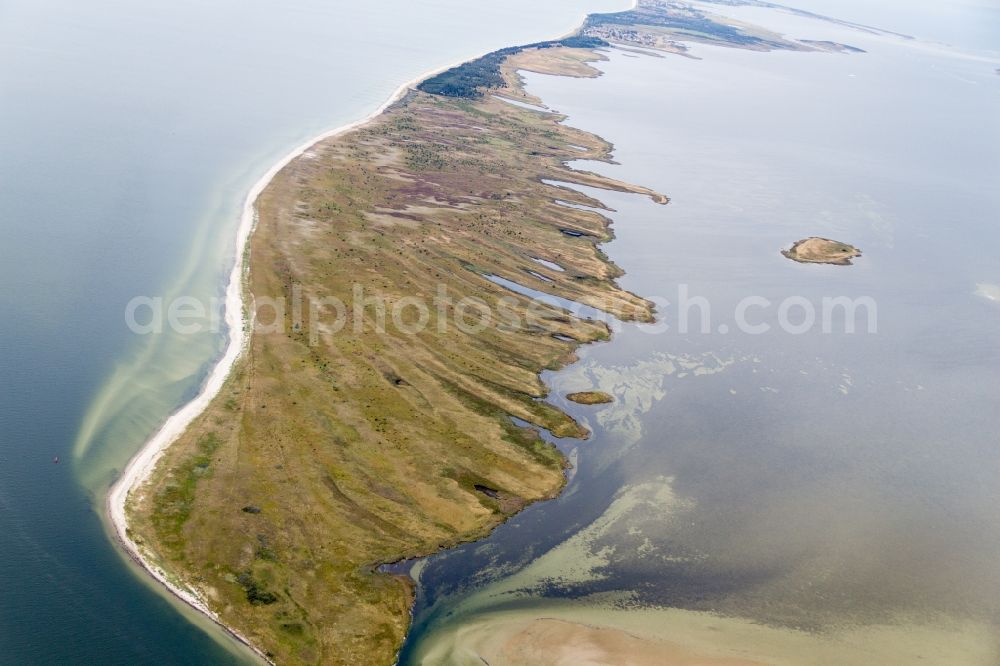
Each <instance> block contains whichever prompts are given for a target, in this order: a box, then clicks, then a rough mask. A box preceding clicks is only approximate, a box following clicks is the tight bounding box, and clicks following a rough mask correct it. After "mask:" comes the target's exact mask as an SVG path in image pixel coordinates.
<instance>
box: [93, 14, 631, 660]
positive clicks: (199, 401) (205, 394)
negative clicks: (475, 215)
mask: <svg viewBox="0 0 1000 666" xmlns="http://www.w3.org/2000/svg"><path fill="white" fill-rule="evenodd" d="M636 6H638V0H633V2H632V8H633V9H634V8H635V7H636ZM584 20H586V16H584V18H583V19H582V20H580V21H579V22H578V23H577V27H576V28H574V29H572V30H570V31H568V32H566V33H565V34H563V35H561V36H560V37H557V38H556V39H565V38H566V37H570V36H572V35H574V34H576V33H577V32H579V30H580V27H579V26H581V25H582V24H583V21H584ZM487 53H489V52H484V53H482V54H480V55H478V56H474V57H472V58H464V59H462V60H459V61H457V62H454V63H451V64H449V65H445V66H444V67H439V68H437V69H434V70H431V71H428V72H425V73H423V74H421V75H420V76H418V77H416V78H414V79H412V80H410V81H407V82H406V83H404V84H402V85H400V86H399V87H398V88H396V90H395V92H393V94H392V95H391V96H390V97H389V98H388V99H387V100H386V101H385V102H383V103H382V104H381V105H380V106H379V107H378V108H377V109H375V110H374V111H373V112H371V113H370V114H368V115H367V116H365V117H364V118H362V119H360V120H356V121H354V122H352V123H348V124H346V125H342V126H340V127H337V128H335V129H332V130H329V131H327V132H324V133H323V134H320V135H319V136H316V137H314V138H312V139H310V140H309V141H308V142H306V143H304V144H302V145H301V146H299V147H298V148H296V149H295V150H293V151H291V152H290V153H288V154H287V155H285V157H283V158H282V159H280V160H279V161H278V162H276V163H275V164H274V165H273V166H272V167H271V168H270V169H268V171H267V173H265V174H264V175H263V176H261V178H260V179H259V180H258V181H257V182H256V183H254V185H253V187H251V188H250V191H249V192H247V195H246V198H245V199H244V201H243V210H242V214H241V216H240V223H239V226H238V227H237V232H236V251H235V260H234V264H233V269H232V272H231V273H230V274H229V282H228V284H227V286H226V299H225V308H226V326H227V328H228V331H229V342H228V344H227V346H226V350H225V352H224V353H223V355H222V357H221V358H220V359H219V361H218V362H217V363H216V365H215V366H214V367H213V368H212V371H211V372H210V373H209V375H208V377H207V378H206V380H205V383H204V384H203V385H202V387H201V390H200V391H199V392H198V395H197V396H195V398H194V399H192V400H191V401H190V402H188V403H187V404H185V405H184V406H182V407H181V408H180V409H178V410H177V411H176V412H174V413H173V414H171V415H170V417H168V418H167V420H166V421H165V422H164V423H163V425H162V426H160V429H159V430H157V431H156V433H155V434H154V435H153V436H152V437H151V438H150V439H149V440H147V441H146V443H145V444H144V445H143V446H142V448H141V449H140V450H139V451H138V453H136V455H135V456H134V457H133V458H132V459H131V460H130V461H129V463H128V465H126V467H125V470H124V471H123V472H122V474H121V476H120V477H119V478H118V479H117V480H116V481H115V483H114V485H112V486H111V489H110V491H109V492H108V498H107V506H106V509H107V515H108V519H109V521H110V524H111V527H112V529H113V532H114V537H115V539H116V540H117V541H118V542H119V543H120V544H121V546H122V548H123V549H124V551H125V554H126V555H128V557H129V558H130V559H131V560H132V561H133V562H135V563H136V564H137V565H138V566H140V567H141V568H142V569H144V570H145V571H146V572H147V573H148V574H149V575H150V576H152V577H153V579H155V580H156V581H157V582H158V583H159V584H161V585H162V586H163V587H164V588H165V589H166V590H167V591H168V592H170V593H171V594H173V595H174V596H175V597H177V598H178V599H180V600H181V601H183V602H184V603H186V604H188V605H189V606H191V607H192V608H194V609H195V610H196V611H198V612H199V613H202V614H203V615H205V616H206V617H208V618H209V619H210V620H212V621H213V622H215V623H216V624H217V625H219V626H220V627H222V628H223V629H224V630H225V631H227V632H228V633H229V634H230V635H232V636H233V637H234V638H236V640H238V641H239V642H241V643H243V644H244V645H246V646H247V647H248V648H249V649H251V650H253V652H255V653H256V654H257V655H258V656H259V657H260V658H261V659H263V660H265V661H268V662H269V661H270V660H269V659H268V658H267V657H266V656H265V655H264V653H263V652H261V651H260V650H258V649H257V648H256V647H254V646H253V645H252V644H251V643H250V641H249V640H247V638H246V637H244V636H242V635H241V634H240V633H239V632H237V631H236V630H234V629H232V628H231V627H229V626H227V625H225V624H224V623H223V622H222V621H221V620H220V619H219V617H218V615H216V614H215V613H214V612H213V611H212V610H211V609H210V608H209V607H208V606H207V605H206V604H205V603H204V601H202V600H201V599H200V598H199V597H198V596H197V595H196V594H194V593H193V592H192V591H190V590H188V589H184V588H183V587H180V586H179V585H177V584H175V583H174V582H172V581H171V580H170V579H169V577H168V576H167V574H166V572H164V571H163V570H162V569H160V568H159V567H158V566H156V565H155V564H154V563H152V562H150V561H148V560H146V559H145V558H144V557H143V554H142V551H141V549H140V548H139V547H138V545H137V544H136V543H135V542H134V541H132V539H131V537H130V536H129V530H128V519H127V515H126V511H125V505H126V503H127V501H128V497H129V493H131V492H132V490H133V489H134V488H136V487H137V486H139V485H141V484H142V483H143V482H144V481H145V480H146V479H147V478H148V477H149V475H150V474H151V473H152V472H153V470H154V469H155V467H156V463H157V462H158V461H159V460H160V457H161V456H162V455H163V453H164V452H165V451H166V450H167V448H168V447H169V446H170V445H171V444H173V443H174V441H176V440H177V438H178V437H180V436H181V435H182V434H183V433H184V431H185V430H186V429H187V427H188V426H189V425H190V424H191V423H192V422H193V421H194V420H195V419H196V418H197V417H198V416H199V415H200V414H201V413H202V412H203V411H205V408H207V407H208V405H209V403H210V402H211V401H212V399H213V398H215V396H216V395H217V394H218V393H219V391H220V390H221V389H222V386H223V384H225V382H226V379H227V378H228V377H229V373H230V372H231V371H232V369H233V366H234V365H235V364H236V361H238V360H239V358H240V356H242V354H243V352H244V350H245V349H246V346H247V342H248V340H249V335H248V330H249V329H250V328H251V326H250V324H251V321H248V320H247V317H246V316H245V307H246V302H245V300H244V294H243V278H244V276H245V274H246V270H247V266H248V260H249V257H248V256H247V251H246V250H247V242H248V241H249V239H250V234H251V233H253V229H254V226H255V224H256V221H257V209H256V203H257V198H258V197H259V196H260V194H261V193H262V192H263V191H264V189H265V188H266V187H267V186H268V185H269V184H270V182H271V180H272V179H273V178H274V176H275V175H277V173H278V172H279V171H281V170H282V169H283V168H285V166H287V165H288V164H289V163H290V162H292V160H294V159H296V158H298V157H300V156H302V155H303V154H304V153H306V152H307V151H308V150H309V149H310V148H312V147H313V146H314V145H316V144H317V143H319V142H321V141H324V140H326V139H331V138H333V137H336V136H340V135H342V134H346V133H347V132H351V131H353V130H356V129H359V128H361V127H363V126H365V125H367V124H368V123H370V122H372V121H373V120H375V119H376V118H377V117H378V116H380V115H382V114H383V113H384V112H385V111H386V110H387V109H388V108H389V107H391V106H392V105H393V104H395V103H396V102H398V101H399V100H401V99H402V98H403V97H404V96H405V95H406V94H407V93H408V92H409V91H410V90H412V89H413V88H415V87H416V86H417V85H418V84H419V83H420V82H421V81H423V80H425V79H428V78H430V77H432V76H436V75H437V74H440V73H441V72H444V71H446V70H449V69H451V68H452V67H456V66H458V65H461V64H462V63H465V62H469V61H470V60H475V59H476V58H479V57H481V56H483V55H486V54H487ZM250 315H251V317H252V313H250Z"/></svg>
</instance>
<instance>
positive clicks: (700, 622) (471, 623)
mask: <svg viewBox="0 0 1000 666" xmlns="http://www.w3.org/2000/svg"><path fill="white" fill-rule="evenodd" d="M900 620H901V621H900V623H899V624H894V625H891V626H890V625H885V626H875V627H865V628H856V629H850V628H845V629H844V630H842V631H838V632H835V633H829V634H820V633H810V632H805V631H794V630H788V629H779V628H772V627H767V626H764V625H759V624H754V623H753V622H750V621H748V620H741V619H737V618H727V617H721V616H717V615H712V614H710V613H700V612H694V611H683V610H675V609H662V610H648V609H646V610H616V609H614V608H612V607H610V606H604V607H601V606H600V605H599V604H593V605H585V604H583V603H579V604H575V603H565V604H558V603H553V604H549V605H544V606H542V607H536V608H532V609H531V610H525V611H499V612H493V613H486V614H483V615H481V616H476V617H475V618H474V619H469V620H468V621H467V622H465V623H464V624H462V625H460V626H458V627H456V628H454V630H452V631H444V632H442V635H441V636H439V637H438V638H437V640H436V641H435V643H434V644H433V647H432V648H431V649H429V650H427V651H426V652H425V653H423V654H422V655H421V659H422V660H423V663H428V664H439V663H441V664H443V663H447V664H456V665H463V666H464V665H469V666H471V665H472V664H482V663H488V664H490V665H491V666H516V665H519V664H537V665H539V666H577V665H580V664H594V665H597V664H616V665H617V664H628V665H631V666H647V665H648V666H661V665H664V664H669V665H671V666H757V665H762V664H767V665H769V666H797V665H801V664H831V665H833V664H836V665H837V666H871V665H872V664H949V666H951V665H954V666H965V665H969V666H980V665H982V664H990V663H996V660H997V659H998V658H1000V649H998V645H997V639H996V637H995V636H994V635H993V632H992V630H991V629H990V628H989V627H987V626H985V625H981V624H976V623H972V622H969V623H964V624H955V623H953V622H949V621H947V620H944V619H941V621H940V623H932V624H917V623H911V622H907V621H906V620H905V618H901V619H900Z"/></svg>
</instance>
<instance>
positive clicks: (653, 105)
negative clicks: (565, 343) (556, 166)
mask: <svg viewBox="0 0 1000 666" xmlns="http://www.w3.org/2000/svg"><path fill="white" fill-rule="evenodd" d="M732 12H733V14H734V15H738V16H739V17H740V18H742V19H753V20H757V21H760V22H762V23H763V24H764V25H765V26H767V27H774V28H775V29H777V30H780V31H782V32H786V33H788V34H790V35H792V36H795V37H799V38H807V39H824V40H835V41H841V42H845V43H848V44H852V45H855V46H859V47H862V48H864V49H865V50H866V51H868V53H865V54H856V55H845V54H828V53H754V52H746V51H738V50H729V49H721V48H713V47H703V46H696V47H695V50H694V53H695V55H697V56H699V57H701V58H702V59H701V60H692V59H684V58H680V57H668V58H664V59H657V58H651V57H639V58H636V57H633V56H634V54H626V53H623V52H620V51H616V52H612V53H611V59H610V61H609V62H606V63H600V65H599V67H600V69H602V70H604V71H605V75H604V76H603V77H601V78H599V79H596V80H578V79H567V78H553V77H546V76H540V75H531V74H529V75H527V80H528V82H529V89H530V90H531V92H532V93H534V94H536V95H538V96H540V97H541V98H542V99H544V100H545V102H546V103H547V104H548V105H549V106H550V107H552V108H554V109H558V110H559V111H560V112H563V113H567V114H568V115H569V122H570V123H572V124H574V125H576V126H579V127H581V128H584V129H587V130H589V131H593V132H595V133H597V134H599V135H601V136H603V137H605V138H607V139H609V140H611V141H612V142H614V143H615V145H616V150H615V158H616V160H618V161H619V162H620V165H619V166H608V165H604V164H598V163H583V164H581V166H584V167H586V168H590V169H594V170H598V171H601V172H605V173H608V174H609V175H613V176H615V177H617V178H620V179H623V180H626V181H629V182H636V183H639V184H642V185H646V186H649V187H652V188H654V189H657V190H659V191H663V192H665V193H666V194H668V195H669V196H671V197H672V203H671V204H670V206H668V207H667V208H666V209H663V208H660V207H657V206H654V205H651V204H649V203H648V202H646V201H644V200H641V199H639V198H637V197H630V196H627V195H618V194H608V193H592V192H588V193H590V194H593V195H594V196H597V197H598V198H600V199H601V200H602V201H604V202H606V203H607V204H609V205H610V206H611V207H612V208H614V209H616V210H617V212H616V213H615V214H614V215H613V217H614V219H615V233H616V239H615V240H614V241H613V242H612V243H611V244H610V245H608V246H607V248H606V249H607V251H608V254H609V255H610V256H611V258H612V259H613V260H615V261H616V263H618V264H619V265H621V266H622V267H623V268H624V269H625V270H626V272H627V275H626V276H625V277H624V278H623V279H622V280H621V282H622V284H623V286H625V287H626V288H628V289H630V290H632V291H634V292H636V293H638V294H641V295H643V296H646V297H654V299H655V298H658V299H659V302H660V305H661V307H660V312H661V315H662V316H663V321H664V322H665V323H667V324H669V325H670V330H668V331H665V332H664V331H661V332H659V333H658V334H654V333H651V332H650V330H649V329H648V327H646V328H644V327H641V326H634V325H625V326H624V327H622V329H621V330H620V331H619V332H618V333H617V335H616V337H615V338H614V340H612V342H610V343H608V344H599V345H593V346H590V347H587V348H584V349H583V350H582V352H581V354H580V356H581V360H580V362H579V363H577V364H576V365H574V366H571V367H569V368H567V369H565V370H563V371H560V372H558V373H554V374H550V375H548V376H547V377H546V381H547V382H548V383H549V384H550V386H552V388H553V395H552V400H553V402H555V403H557V404H559V405H560V406H562V407H563V408H564V409H566V410H567V411H569V412H570V413H572V414H573V415H575V416H577V417H578V418H580V419H581V420H582V421H584V422H585V423H587V424H588V425H589V426H590V427H591V428H592V430H593V432H594V435H593V437H592V438H591V439H590V440H588V441H586V442H579V443H575V444H574V443H572V442H563V443H562V446H563V447H568V448H569V449H571V450H573V449H575V450H573V455H572V456H571V459H573V460H574V461H575V463H576V469H575V474H574V476H573V477H572V480H571V482H570V484H569V486H568V487H567V489H566V492H565V493H564V494H563V496H562V497H560V498H559V499H558V500H555V501H553V502H547V503H544V504H540V505H536V506H534V507H531V508H529V509H528V510H527V511H525V512H524V513H523V514H521V515H519V516H517V517H516V518H514V519H513V520H511V521H510V522H509V523H508V524H506V525H504V526H502V527H501V528H499V529H498V530H497V531H496V533H495V534H494V535H493V536H492V537H491V538H490V539H488V540H486V541H484V542H480V543H476V544H470V545H468V546H465V547H462V548H459V549H457V550H455V551H452V552H448V553H444V554H441V555H439V556H436V557H433V558H430V559H429V560H428V561H426V562H425V563H423V564H422V565H421V566H420V568H419V569H418V570H417V575H418V578H419V583H420V598H419V602H418V609H417V616H416V625H415V630H414V632H413V635H412V636H411V639H410V641H409V643H408V646H407V650H406V652H405V653H404V662H405V663H413V662H415V661H416V660H417V659H418V658H419V657H420V656H424V655H428V654H434V655H436V656H440V655H441V654H445V653H447V654H450V655H452V656H454V655H455V654H459V653H461V651H462V650H467V649H469V648H470V647H471V646H472V645H473V644H474V643H473V642H474V640H476V637H477V636H481V635H486V634H497V633H499V632H501V631H502V630H503V628H504V627H505V626H508V625H510V624H512V623H515V622H519V621H523V620H524V619H525V618H533V617H540V616H549V617H564V618H567V619H577V620H581V621H586V622H588V623H590V624H594V625H598V626H600V625H613V626H619V627H623V628H626V629H627V630H629V631H632V632H636V633H639V634H641V635H650V636H659V637H663V638H669V639H671V640H678V641H681V642H683V641H684V640H688V639H692V637H694V638H693V640H702V639H704V636H705V635H709V636H714V637H715V638H713V639H710V642H712V641H714V643H715V644H716V645H717V646H718V645H724V646H728V647H730V648H732V649H733V650H736V651H742V652H741V654H746V655H749V656H758V657H761V658H767V659H773V660H778V661H791V662H793V663H809V662H815V661H817V660H820V659H824V658H825V659H827V660H831V659H832V660H833V662H832V663H852V662H853V663H872V662H871V659H873V658H877V659H883V660H889V661H894V662H899V661H904V662H908V661H910V660H913V659H916V658H917V655H920V656H922V657H924V658H927V659H930V660H931V661H934V662H935V663H970V664H992V663H995V661H996V659H997V658H998V656H1000V643H998V639H997V636H998V635H1000V631H998V627H997V623H998V617H1000V615H998V613H1000V606H998V602H997V599H1000V564H998V563H997V560H996V557H995V554H996V552H997V551H998V548H1000V512H998V511H997V508H996V507H997V506H998V499H1000V448H998V447H997V433H998V432H1000V414H998V413H997V410H996V408H995V405H996V404H997V401H998V398H1000V384H998V382H997V381H996V377H997V376H998V372H1000V353H998V351H997V347H996V331H997V330H998V326H1000V309H998V308H997V303H996V302H995V299H990V298H989V297H988V295H989V294H991V293H994V292H993V291H991V289H990V285H994V286H995V285H996V284H997V283H998V282H1000V260H998V258H997V256H996V253H994V252H992V251H990V250H987V249H986V248H991V247H995V246H996V244H997V242H998V241H1000V238H998V236H1000V227H998V226H997V218H996V211H997V210H1000V192H998V190H997V188H996V186H995V184H996V183H997V182H1000V126H998V124H997V122H996V120H995V119H996V118H998V117H1000V86H998V83H997V80H996V74H995V73H994V69H995V68H996V66H997V63H996V62H995V60H991V59H990V58H989V57H987V56H986V55H984V54H981V53H979V54H977V53H963V52H960V51H958V50H955V49H945V48H943V47H941V46H939V45H929V44H926V43H923V42H920V41H906V40H901V39H898V38H895V37H881V36H876V35H871V34H865V33H860V32H856V31H853V30H848V29H845V28H841V27H838V26H834V25H831V24H826V23H820V22H816V21H810V20H804V19H801V18H797V17H789V16H787V15H784V14H775V13H773V12H767V11H764V10H756V9H755V10H745V9H743V10H732ZM884 27H886V28H890V29H891V28H893V26H892V25H887V26H884ZM929 91H933V93H930V92H929ZM811 235H818V236H825V237H830V238H836V239H838V240H843V241H846V242H850V243H852V244H855V245H857V246H859V247H861V248H862V250H863V251H864V256H863V257H861V258H860V259H858V260H856V261H855V265H854V266H851V267H838V266H810V265H800V264H796V263H793V262H791V261H788V260H787V259H785V258H783V257H782V256H781V254H780V252H779V251H780V250H781V249H782V248H784V247H787V246H788V245H790V244H791V243H792V242H793V241H795V240H798V239H800V238H804V237H806V236H811ZM984 285H985V286H984ZM843 296H846V297H848V298H850V299H859V298H868V299H871V302H872V303H873V304H874V305H875V308H876V309H877V317H876V318H875V324H876V326H877V331H876V332H873V333H869V332H868V323H869V320H870V319H871V317H870V315H869V313H868V311H867V310H860V311H859V312H858V313H857V316H856V317H852V318H851V319H852V321H854V323H855V324H856V331H857V332H856V333H854V334H846V333H845V332H844V331H845V330H846V326H847V321H846V320H847V318H846V317H845V316H844V315H843V313H840V314H837V313H836V312H834V314H833V315H832V316H830V317H828V318H827V319H828V323H829V328H830V332H829V333H827V332H824V330H823V319H824V318H823V316H822V304H823V299H824V298H825V297H826V298H833V297H843ZM747 297H756V298H763V299H767V301H768V302H769V303H770V304H771V305H770V306H764V305H761V304H760V303H761V302H760V301H755V302H756V303H757V305H756V306H755V307H754V308H753V309H751V310H748V311H747V317H748V319H749V323H751V324H753V325H761V324H766V325H769V326H770V330H769V331H768V332H766V333H761V334H750V333H747V332H743V331H742V330H741V327H740V326H739V325H738V321H737V319H736V316H735V313H736V311H737V308H738V305H739V304H740V302H741V301H743V300H744V299H745V298H747ZM685 299H686V300H687V302H688V303H689V304H690V305H691V307H689V308H688V309H687V312H688V313H689V320H688V322H687V331H686V332H682V331H680V330H679V329H680V328H681V327H682V325H683V322H682V321H681V318H680V312H679V307H678V304H679V303H681V302H684V301H685ZM696 299H704V301H700V300H696ZM787 299H793V300H792V301H790V302H791V303H792V306H791V308H790V309H789V311H788V321H787V322H786V326H785V327H784V328H785V329H787V330H782V328H783V327H782V325H781V319H780V318H779V316H778V315H779V312H778V311H779V309H780V304H781V303H783V302H788V300H787ZM668 302H669V304H668ZM702 303H704V304H707V307H708V308H710V313H709V314H710V316H709V321H708V325H707V327H706V329H705V330H704V331H702V330H701V326H702V320H701V314H702V312H703V311H704V310H705V308H703V307H700V305H701V304H702ZM805 304H809V305H811V306H812V308H813V309H814V311H815V312H816V313H817V322H816V324H815V325H814V326H811V327H803V328H809V330H808V331H807V332H804V333H801V334H799V333H796V332H794V330H795V329H796V328H797V327H798V326H799V325H800V324H802V322H803V318H804V317H805V310H804V308H805V307H807V306H806V305H805ZM749 313H752V314H749ZM723 327H724V328H723ZM744 328H745V327H744ZM591 389H598V390H602V391H606V392H608V393H611V394H613V395H615V397H616V402H615V403H614V404H612V405H609V406H607V407H600V408H593V407H581V406H578V405H574V404H572V403H569V402H567V401H565V400H564V399H563V398H562V396H564V395H565V394H566V393H569V392H573V391H579V390H591ZM721 618H725V620H723V619H721ZM750 623H752V624H750ZM706 627H711V631H709V629H707V628H706ZM463 632H464V633H463ZM705 632H708V633H707V634H706V633H705ZM712 632H715V633H712ZM484 640H485V639H484ZM448 649H455V650H456V651H455V652H447V650H448ZM442 650H444V651H442ZM465 656H466V657H468V658H469V659H470V663H472V662H471V660H472V653H468V654H466V655H465ZM866 660H867V661H866ZM935 660H936V661H935Z"/></svg>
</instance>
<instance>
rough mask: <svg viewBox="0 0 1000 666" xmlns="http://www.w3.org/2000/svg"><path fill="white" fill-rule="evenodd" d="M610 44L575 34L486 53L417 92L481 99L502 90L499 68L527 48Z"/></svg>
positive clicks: (594, 46) (588, 46)
mask: <svg viewBox="0 0 1000 666" xmlns="http://www.w3.org/2000/svg"><path fill="white" fill-rule="evenodd" d="M607 45H608V43H607V42H606V41H604V40H603V39H600V38H598V37H586V36H583V35H574V36H572V37H567V38H566V39H560V40H556V41H548V42H537V43H535V44H526V45H524V46H509V47H507V48H505V49H500V50H499V51H493V52H492V53H487V54H486V55H484V56H483V57H481V58H477V59H475V60H470V61H469V62H466V63H462V64H461V65H459V66H458V67H452V68H451V69H449V70H448V71H446V72H441V73H440V74H438V75H437V76H433V77H431V78H429V79H427V80H426V81H424V82H423V83H421V84H420V85H419V86H417V89H418V90H422V91H423V92H426V93H430V94H432V95H442V96H444V97H464V98H467V99H474V98H478V97H482V96H483V95H484V92H483V91H484V90H489V89H496V88H503V87H504V86H505V85H506V84H505V82H504V80H503V75H502V74H501V73H500V66H501V65H502V64H503V62H504V60H506V59H507V58H508V57H510V56H512V55H515V54H517V53H520V52H521V51H524V50H525V49H548V48H552V47H555V46H567V47H570V48H583V49H593V48H597V47H599V46H607Z"/></svg>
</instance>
